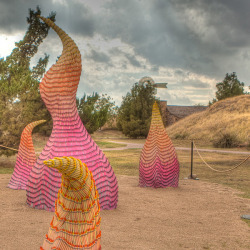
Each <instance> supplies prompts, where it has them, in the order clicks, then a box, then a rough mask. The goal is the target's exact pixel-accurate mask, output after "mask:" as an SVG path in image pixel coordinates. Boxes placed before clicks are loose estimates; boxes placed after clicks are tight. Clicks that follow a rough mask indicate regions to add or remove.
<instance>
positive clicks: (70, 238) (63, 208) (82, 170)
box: [40, 157, 101, 250]
mask: <svg viewBox="0 0 250 250" xmlns="http://www.w3.org/2000/svg"><path fill="white" fill-rule="evenodd" d="M44 164H46V165H47V166H48V167H50V168H55V169H57V170H58V171H59V172H61V173H62V185H61V188H60V189H59V191H58V197H57V200H56V202H55V204H56V205H55V213H54V216H53V218H52V221H51V223H50V227H49V231H48V233H47V234H46V236H45V239H44V241H43V245H42V247H40V249H41V250H50V249H68V250H71V249H72V250H74V249H89V250H99V249H101V229H100V223H101V217H100V205H99V195H98V191H97V189H96V185H95V181H94V179H93V175H92V173H91V171H90V170H89V169H88V167H87V166H86V164H84V163H82V162H81V161H80V160H79V159H75V158H74V157H61V158H57V157H56V158H54V159H51V160H47V161H44Z"/></svg>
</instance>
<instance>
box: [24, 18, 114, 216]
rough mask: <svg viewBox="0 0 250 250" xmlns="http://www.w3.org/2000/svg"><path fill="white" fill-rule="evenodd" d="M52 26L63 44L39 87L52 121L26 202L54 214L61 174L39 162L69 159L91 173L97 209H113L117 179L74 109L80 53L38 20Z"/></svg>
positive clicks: (64, 36)
mask: <svg viewBox="0 0 250 250" xmlns="http://www.w3.org/2000/svg"><path fill="white" fill-rule="evenodd" d="M40 18H41V19H42V20H43V21H44V22H45V23H47V24H48V25H49V26H50V27H52V28H53V29H54V30H55V32H56V33H57V34H58V36H59V37H60V39H61V41H62V44H63V51H62V55H61V56H60V58H59V60H58V61H57V62H56V64H54V65H52V66H51V68H50V69H49V70H48V71H47V72H46V74H45V76H44V78H43V79H42V81H41V83H40V85H39V88H40V94H41V97H42V99H43V101H44V103H45V105H46V107H47V109H48V110H49V112H50V114H51V117H52V119H53V129H52V133H51V135H50V137H49V140H48V142H47V144H46V145H45V147H44V149H43V151H42V153H41V154H40V156H39V158H38V159H37V162H36V164H35V166H34V167H33V168H32V170H31V172H30V177H29V180H28V183H27V203H28V205H29V206H31V207H34V208H37V209H45V210H48V211H54V208H55V199H56V197H57V192H58V189H59V188H60V185H61V173H59V172H58V171H57V170H56V169H54V168H48V167H47V166H45V165H44V164H43V161H45V160H48V159H53V158H54V157H62V156H72V157H75V158H77V159H80V160H81V161H82V162H84V163H86V164H87V166H88V168H89V170H91V172H92V173H93V176H94V179H95V182H96V186H97V189H98V192H99V199H100V200H99V202H100V206H101V209H114V208H116V206H117V201H118V185H117V179H116V176H115V174H114V171H113V169H112V167H111V166H110V164H109V162H108V160H107V158H106V157H105V155H104V154H103V152H102V151H101V150H100V148H99V147H98V146H97V145H96V143H95V142H94V141H93V140H92V138H91V137H90V135H89V134H88V132H87V130H86V129H85V127H84V126H83V124H82V121H81V119H80V117H79V115H78V111H77V107H76V91H77V87H78V84H79V80H80V75H81V54H80V52H79V50H78V48H77V46H76V44H75V43H74V41H73V40H72V39H71V38H70V37H69V36H68V35H67V34H66V33H65V32H64V31H63V30H62V29H60V28H59V27H58V26H57V25H55V24H54V22H52V21H51V20H49V19H46V18H44V17H40Z"/></svg>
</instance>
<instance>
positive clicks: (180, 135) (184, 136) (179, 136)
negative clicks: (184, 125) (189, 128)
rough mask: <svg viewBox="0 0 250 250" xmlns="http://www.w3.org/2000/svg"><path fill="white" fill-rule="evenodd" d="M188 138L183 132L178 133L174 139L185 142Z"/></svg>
mask: <svg viewBox="0 0 250 250" xmlns="http://www.w3.org/2000/svg"><path fill="white" fill-rule="evenodd" d="M186 138H188V133H186V132H183V133H177V134H175V135H174V139H181V140H184V139H186Z"/></svg>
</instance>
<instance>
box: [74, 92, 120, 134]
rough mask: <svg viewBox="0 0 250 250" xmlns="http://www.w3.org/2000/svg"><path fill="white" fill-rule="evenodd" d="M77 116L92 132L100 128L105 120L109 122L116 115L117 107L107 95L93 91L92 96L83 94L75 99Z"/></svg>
mask: <svg viewBox="0 0 250 250" xmlns="http://www.w3.org/2000/svg"><path fill="white" fill-rule="evenodd" d="M76 105H77V110H78V113H79V116H80V118H81V120H82V122H83V124H84V126H85V128H86V129H87V131H88V132H89V133H90V134H92V133H94V132H95V131H96V130H97V129H100V128H101V127H102V126H104V124H105V123H106V122H108V121H109V122H110V121H112V120H113V119H114V117H115V115H116V112H117V111H116V110H117V107H116V106H115V103H114V102H112V99H111V97H110V96H108V95H106V94H105V95H104V94H103V95H102V96H100V95H99V94H98V93H93V94H92V96H86V94H84V96H83V97H82V98H81V99H78V98H77V99H76Z"/></svg>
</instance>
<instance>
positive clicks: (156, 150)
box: [139, 102, 179, 188]
mask: <svg viewBox="0 0 250 250" xmlns="http://www.w3.org/2000/svg"><path fill="white" fill-rule="evenodd" d="M178 182H179V162H178V159H177V155H176V152H175V148H174V146H173V144H172V141H171V140H170V138H169V137H168V135H167V132H166V130H165V128H164V125H163V122H162V118H161V114H160V111H159V107H158V104H157V103H156V102H155V103H154V105H153V110H152V120H151V125H150V129H149V133H148V137H147V140H146V142H145V145H144V146H143V149H142V151H141V156H140V167H139V185H140V186H141V187H155V188H158V187H178Z"/></svg>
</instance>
